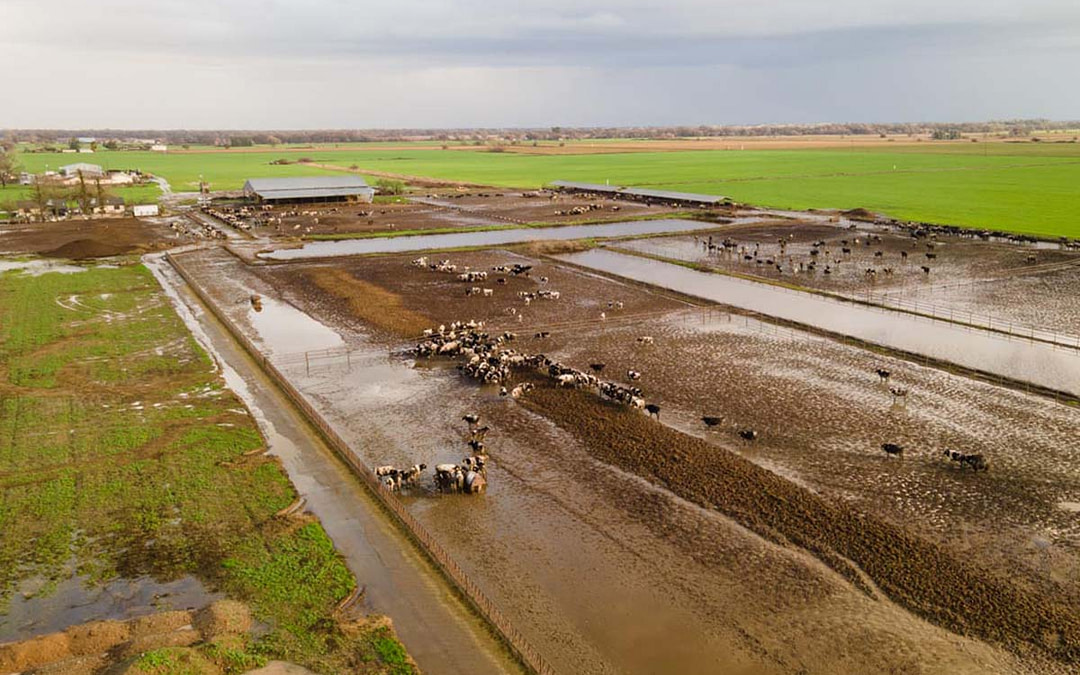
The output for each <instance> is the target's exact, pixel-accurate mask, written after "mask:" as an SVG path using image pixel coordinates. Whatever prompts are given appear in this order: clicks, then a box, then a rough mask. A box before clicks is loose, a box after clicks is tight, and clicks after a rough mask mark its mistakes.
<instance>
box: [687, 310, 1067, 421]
mask: <svg viewBox="0 0 1080 675" xmlns="http://www.w3.org/2000/svg"><path fill="white" fill-rule="evenodd" d="M793 292H798V291H793ZM695 312H696V313H699V315H700V321H701V324H702V325H709V324H714V323H717V322H719V321H721V320H724V319H726V321H725V322H726V323H735V324H736V325H737V324H739V323H741V324H742V325H743V327H745V328H749V329H752V330H754V331H755V332H757V333H759V334H761V335H763V336H766V337H769V336H771V337H775V338H787V339H790V340H797V341H804V340H806V338H807V335H818V336H820V337H826V338H829V339H832V340H835V341H838V342H840V343H842V344H844V345H848V346H851V347H856V348H858V349H863V350H869V351H874V352H879V353H882V354H886V355H893V356H897V357H899V358H902V359H904V360H905V361H909V362H912V363H915V364H916V365H920V366H923V367H926V368H935V369H937V370H944V371H946V372H949V373H952V374H954V375H964V376H968V377H974V378H976V379H979V380H983V381H985V382H989V383H991V384H995V385H998V386H1002V387H1008V388H1009V389H1014V390H1019V391H1023V392H1025V393H1028V394H1034V395H1039V396H1044V397H1047V398H1050V399H1053V400H1054V401H1056V402H1058V403H1062V404H1066V405H1080V398H1078V397H1077V396H1076V395H1074V394H1072V393H1070V392H1067V391H1061V390H1059V389H1053V388H1050V387H1044V386H1042V385H1038V384H1034V383H1032V382H1028V381H1026V380H1020V379H1013V378H1009V377H1004V376H1001V375H998V374H996V373H991V372H988V371H985V370H978V369H974V368H969V367H966V366H958V365H956V364H954V363H951V362H949V361H945V360H942V359H938V358H935V357H932V356H926V355H925V354H919V353H917V352H909V351H906V350H902V349H898V348H895V347H885V346H881V345H878V344H875V343H873V342H868V341H866V340H861V339H859V338H854V337H851V336H850V335H845V334H843V333H834V332H832V331H829V330H825V329H818V328H815V327H813V326H807V325H804V324H800V323H798V322H795V321H789V320H787V319H780V318H777V317H773V316H767V315H763V314H757V313H755V312H747V311H743V310H738V309H734V310H731V309H727V308H726V307H724V306H723V305H708V306H702V307H700V308H698V309H697V310H695ZM916 318H917V319H922V320H925V321H928V322H929V321H934V319H931V318H930V317H929V316H923V315H917V317H916ZM970 330H978V329H976V328H970ZM991 335H992V336H995V337H997V338H998V339H1000V340H1010V339H1015V338H1011V337H1010V336H1008V335H1006V334H1004V333H996V334H995V333H991Z"/></svg>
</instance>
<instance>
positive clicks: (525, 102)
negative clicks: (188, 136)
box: [0, 0, 1080, 127]
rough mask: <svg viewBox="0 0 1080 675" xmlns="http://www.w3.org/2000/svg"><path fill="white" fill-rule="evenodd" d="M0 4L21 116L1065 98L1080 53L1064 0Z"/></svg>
mask: <svg viewBox="0 0 1080 675" xmlns="http://www.w3.org/2000/svg"><path fill="white" fill-rule="evenodd" d="M0 25H3V26H4V27H5V28H4V34H5V40H4V41H3V42H2V43H0V59H3V60H4V61H5V62H6V63H9V64H12V63H13V64H16V67H14V68H12V67H8V68H5V69H3V70H0V87H2V89H3V90H4V91H7V92H10V91H20V92H29V95H21V96H19V97H18V99H17V100H18V104H17V106H16V109H15V110H11V111H8V113H9V114H8V118H9V119H8V121H7V122H4V123H6V124H16V123H17V124H18V125H21V126H43V125H45V124H46V123H45V122H35V120H49V122H48V124H50V125H60V124H63V125H75V126H77V125H86V126H90V125H91V124H90V122H89V121H82V120H88V119H89V118H93V119H94V120H95V122H94V124H131V125H135V126H167V125H168V126H197V125H198V126H231V127H248V126H276V127H286V126H294V127H295V126H414V125H418V126H450V125H454V126H462V125H469V126H471V125H481V124H502V125H509V124H515V123H516V124H520V125H524V124H534V123H536V121H537V120H543V121H544V123H548V122H550V123H552V124H555V123H562V124H573V123H592V124H643V123H656V124H667V123H683V122H686V123H706V122H717V123H720V122H728V121H732V122H734V121H739V122H753V121H809V120H824V119H845V120H852V119H866V120H871V119H890V120H894V119H905V118H908V119H910V118H911V115H913V114H914V115H915V116H916V117H918V118H923V119H927V118H933V117H938V116H940V115H942V114H946V113H948V114H950V115H961V114H962V115H961V116H963V117H966V118H984V117H989V116H993V115H998V114H1001V113H1002V111H1006V112H1007V111H1008V110H1012V111H1014V113H1013V114H1016V115H1020V114H1025V112H1030V113H1037V114H1042V115H1047V116H1057V117H1069V116H1075V109H1076V105H1077V102H1078V101H1077V95H1076V94H1075V93H1072V92H1071V91H1069V90H1068V89H1067V88H1064V87H1060V86H1057V85H1050V83H1052V82H1061V81H1064V80H1065V79H1067V78H1068V77H1069V76H1070V73H1073V72H1076V68H1077V67H1078V66H1080V3H1076V2H1075V0H1026V1H1025V2H1024V3H1018V2H1015V0H829V1H825V0H771V1H770V2H767V3H764V2H757V3H747V2H745V0H739V1H735V0H712V1H701V0H668V1H667V2H642V1H641V0H625V1H622V2H619V1H615V0H549V1H548V2H545V3H535V2H530V3H526V2H521V1H520V0H506V1H503V2H498V3H492V2H490V1H489V0H483V1H481V0H395V2H392V3H385V2H384V3H357V2H355V1H350V0H306V1H305V2H303V3H300V2H293V1H285V0H231V1H227V2H220V1H214V2H211V1H210V0H189V1H185V2H180V1H177V0H158V1H155V2H152V3H151V2H146V1H145V0H138V1H136V0H98V1H97V2H95V3H86V2H74V1H72V0H54V2H51V3H48V4H45V3H41V2H39V1H38V0H0ZM883 77H887V78H888V81H887V82H883V81H882V78H883ZM838 78H842V80H843V82H842V89H843V90H844V91H849V92H857V91H872V92H874V96H875V97H877V98H876V100H874V101H867V100H863V101H862V102H861V105H860V107H858V108H854V107H851V106H850V105H847V106H840V105H838V104H837V102H836V98H835V93H834V92H835V91H836V90H837V88H838ZM946 82H949V83H950V84H948V85H946V84H945V83H946ZM58 83H62V85H60V86H58ZM1040 83H1041V84H1045V85H1048V86H1047V88H1046V89H1040V88H1039V86H1040ZM121 86H122V87H124V88H125V89H126V90H127V91H128V92H130V93H129V94H125V95H124V96H122V97H116V96H105V95H103V94H102V93H101V92H104V91H115V90H116V89H117V88H118V87H121ZM890 86H891V87H892V90H893V91H892V92H890V89H889V88H890ZM971 90H974V91H976V92H979V93H978V95H977V96H974V97H973V96H972V93H971ZM298 92H299V93H302V96H299V97H298V96H296V95H295V94H296V93H298ZM995 93H996V94H997V98H995V96H994V94H995ZM733 94H734V96H733ZM920 106H921V107H920ZM913 109H915V110H914V112H912V110H913ZM920 111H922V112H920ZM901 113H903V114H901ZM72 118H74V119H72ZM102 118H105V119H102ZM61 120H66V121H64V122H61ZM110 120H113V121H112V122H110ZM128 120H130V121H128ZM166 120H167V121H166ZM256 120H258V122H257V123H256ZM399 121H401V123H399ZM405 121H407V123H405Z"/></svg>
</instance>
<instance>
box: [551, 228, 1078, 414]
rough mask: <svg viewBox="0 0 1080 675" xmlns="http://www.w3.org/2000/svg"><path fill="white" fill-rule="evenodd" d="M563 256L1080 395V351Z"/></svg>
mask: <svg viewBox="0 0 1080 675" xmlns="http://www.w3.org/2000/svg"><path fill="white" fill-rule="evenodd" d="M557 257H558V258H559V259H560V260H564V261H566V262H569V263H573V264H576V265H581V266H582V267H587V268H589V269H593V270H597V271H600V272H606V273H609V274H614V275H617V276H620V277H624V278H627V279H633V280H635V281H640V282H644V283H648V284H652V285H654V286H659V287H661V288H667V289H669V290H673V291H676V292H679V293H684V294H686V295H690V296H694V297H697V298H702V299H704V300H709V301H713V302H718V303H722V304H725V305H730V306H733V307H738V308H740V309H746V310H750V311H754V312H758V313H761V314H765V315H768V316H772V317H777V318H780V319H785V320H788V321H795V322H798V323H801V324H804V325H808V326H813V327H815V328H820V329H824V330H828V331H831V332H834V333H840V334H843V335H848V336H851V337H854V338H857V339H860V340H864V341H867V342H871V343H874V344H878V345H881V346H884V347H890V348H894V349H900V350H904V351H907V352H912V353H916V354H921V355H924V356H927V357H931V358H934V359H940V360H944V361H948V362H951V363H955V364H957V365H960V366H963V367H966V368H972V369H975V370H980V371H984V372H988V373H992V374H994V375H999V376H1001V377H1007V378H1011V379H1014V380H1019V381H1021V382H1030V383H1032V384H1034V385H1038V386H1042V387H1048V388H1051V389H1056V390H1059V391H1065V392H1069V393H1070V394H1073V395H1078V396H1080V355H1077V354H1076V353H1075V352H1073V351H1071V350H1062V349H1055V348H1054V347H1053V346H1051V345H1045V344H1041V343H1032V342H1025V341H1023V340H1021V339H1017V338H1011V339H1010V338H1007V337H1005V336H999V335H996V334H993V333H989V332H986V331H981V330H974V329H966V328H963V327H960V326H956V325H953V324H949V323H945V322H938V321H934V320H931V319H925V318H920V317H915V316H911V315H908V314H902V313H899V312H892V311H889V310H880V309H874V308H869V307H863V306H860V305H854V304H850V303H844V302H841V301H837V300H832V299H828V298H824V297H821V296H817V295H813V294H810V293H804V292H800V291H791V290H787V289H783V288H780V287H777V286H770V285H768V284H761V283H756V282H752V281H746V280H742V279H735V278H732V277H727V276H723V275H719V274H709V273H705V272H698V271H695V270H691V269H687V268H685V267H681V266H679V265H673V264H670V263H664V262H659V261H656V260H649V259H646V258H640V257H637V256H633V255H627V254H623V253H615V252H613V251H606V250H603V249H593V250H590V251H584V252H582V253H572V254H567V255H562V256H557Z"/></svg>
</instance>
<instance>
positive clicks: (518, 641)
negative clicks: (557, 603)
mask: <svg viewBox="0 0 1080 675" xmlns="http://www.w3.org/2000/svg"><path fill="white" fill-rule="evenodd" d="M165 259H166V260H167V261H168V262H169V264H170V265H171V266H172V268H173V269H174V270H176V272H177V274H179V275H180V277H181V278H182V279H183V280H184V282H185V283H187V284H188V286H189V287H190V288H191V289H192V291H193V292H194V293H195V295H196V296H197V297H198V298H199V300H200V301H201V302H202V303H203V305H204V306H206V308H207V309H208V310H209V311H210V312H211V314H213V316H214V317H215V318H216V319H217V320H218V321H219V322H220V323H221V324H222V325H223V326H224V327H225V328H226V329H227V331H228V332H229V334H230V335H231V336H232V337H233V339H235V340H236V342H237V343H239V344H240V346H241V347H243V349H244V351H246V352H247V353H248V354H249V355H250V356H251V358H252V359H253V360H254V361H255V362H256V363H257V364H258V365H259V367H260V368H261V369H262V370H263V372H264V373H265V374H266V375H267V377H268V378H269V379H270V381H271V382H273V383H274V385H275V386H277V387H278V388H279V389H280V390H281V391H282V393H284V394H285V396H286V398H288V400H289V401H290V402H291V403H292V404H293V405H294V406H295V407H296V409H297V410H298V411H299V412H300V414H301V416H302V417H303V418H304V419H305V420H306V421H307V422H308V424H310V425H311V427H312V428H314V429H315V430H316V431H317V432H318V433H319V435H320V436H321V437H322V438H323V440H324V441H325V442H326V443H327V445H328V447H330V448H331V449H332V450H333V452H334V453H335V454H336V455H337V456H338V457H339V458H340V459H341V460H342V461H344V462H345V464H346V465H347V466H348V467H349V469H350V470H351V471H352V473H353V474H354V475H355V476H356V477H357V478H358V479H359V480H360V483H361V484H362V485H363V486H364V487H365V488H366V489H367V490H368V491H369V492H370V494H371V495H372V496H373V497H374V498H375V499H376V501H377V503H378V504H379V505H381V506H382V507H383V508H384V509H385V510H386V511H387V512H388V513H389V514H390V515H391V516H392V517H393V520H394V522H396V523H398V524H399V525H400V527H401V528H402V529H403V530H404V531H405V533H406V534H407V535H408V536H409V537H410V538H411V539H412V540H413V541H414V542H415V543H416V545H417V547H418V548H419V549H420V550H421V551H422V552H423V553H424V554H425V555H426V556H427V557H428V558H429V559H430V560H431V561H432V562H433V563H434V564H435V566H436V567H437V568H438V569H439V571H440V572H441V573H442V574H443V576H444V577H445V578H446V579H447V581H448V582H449V583H450V585H451V586H452V587H453V588H454V589H456V590H457V591H458V593H460V595H461V596H462V597H463V598H465V599H466V600H467V601H468V603H469V604H470V605H471V606H472V607H473V608H474V609H475V610H476V612H477V614H478V615H479V616H480V617H481V618H482V619H483V620H484V621H485V622H486V623H487V624H488V625H489V626H490V627H491V629H492V630H493V631H494V632H495V634H496V635H497V636H498V637H500V638H501V639H502V641H503V642H504V643H505V644H506V646H507V647H508V648H509V649H510V651H511V653H512V654H513V655H514V656H515V658H516V659H517V660H518V661H519V662H520V663H521V665H522V666H524V667H525V669H526V670H527V671H528V672H530V673H534V674H535V675H553V673H554V671H553V670H552V669H551V667H550V666H549V665H548V663H547V661H546V660H545V659H544V658H543V657H542V656H541V655H540V653H539V652H538V651H537V650H536V649H535V648H534V647H533V646H532V645H531V644H529V642H528V641H527V640H526V639H525V637H524V636H523V635H522V634H521V632H520V631H518V630H517V629H516V628H515V627H514V626H513V625H511V623H510V621H509V620H508V619H507V618H506V616H505V615H504V614H503V613H502V612H501V611H500V610H499V609H498V607H496V606H495V604H494V603H493V602H492V601H491V600H490V599H489V598H488V597H487V595H486V594H485V593H484V592H483V590H481V589H480V587H479V586H478V585H477V584H476V583H475V582H473V581H472V579H471V578H470V577H469V576H468V575H467V574H466V573H465V571H464V570H463V569H462V568H461V567H460V566H459V565H458V564H457V563H456V562H455V561H454V560H453V558H452V557H451V556H450V555H449V553H447V552H446V550H445V549H444V548H443V547H442V545H441V544H439V542H438V541H437V540H436V539H435V538H434V537H433V536H432V535H431V534H430V533H429V532H428V531H427V529H426V528H425V527H424V526H423V525H421V524H420V523H419V522H418V521H417V520H416V518H414V517H413V516H412V514H410V513H409V512H408V510H407V509H406V508H405V505H404V504H403V503H402V502H401V501H400V500H399V499H398V498H397V497H395V496H394V495H393V494H392V493H391V492H390V491H389V490H387V489H386V488H385V486H383V484H382V483H380V482H379V481H378V480H377V479H376V477H375V474H374V472H373V470H372V469H371V468H370V467H368V466H366V465H365V464H364V463H363V462H362V461H360V459H359V458H358V457H357V456H356V454H355V453H354V452H353V451H352V449H351V448H350V447H349V445H348V443H346V442H345V440H344V439H342V438H341V436H340V435H339V434H338V433H337V432H336V431H335V430H334V429H333V428H332V427H331V426H330V424H328V423H327V422H326V420H325V419H324V418H323V416H322V415H320V414H319V413H318V411H316V410H315V408H314V407H313V406H312V405H311V404H310V403H309V402H308V401H307V399H306V398H305V397H304V396H303V395H302V394H301V393H300V392H299V390H297V389H296V388H295V387H294V386H293V385H292V383H290V382H289V380H288V378H286V377H285V375H284V374H283V373H282V372H281V371H280V370H279V369H278V368H277V367H276V366H275V365H274V364H273V363H272V362H271V361H270V359H269V358H267V356H266V355H265V354H263V353H262V352H261V350H259V349H258V347H257V346H256V345H255V344H254V343H253V342H252V341H251V340H250V339H249V338H248V337H247V336H246V335H244V333H243V332H242V331H241V330H240V329H239V327H238V326H237V325H236V324H235V323H234V322H233V321H232V319H230V318H229V317H228V316H227V315H226V313H225V312H223V311H221V309H220V308H219V307H218V305H217V303H216V302H215V301H214V300H213V298H211V297H210V295H209V294H208V293H206V291H205V290H204V289H203V288H202V286H201V285H200V284H199V283H197V282H196V281H195V279H194V277H193V276H192V275H191V274H189V273H188V271H187V270H186V269H185V268H184V266H183V264H182V263H180V261H178V260H177V259H176V258H175V257H174V256H172V255H170V254H166V255H165Z"/></svg>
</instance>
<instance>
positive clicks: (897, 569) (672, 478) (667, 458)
mask: <svg viewBox="0 0 1080 675" xmlns="http://www.w3.org/2000/svg"><path fill="white" fill-rule="evenodd" d="M533 382H534V383H535V384H536V389H535V390H534V391H533V392H532V394H531V396H530V397H528V398H526V399H525V400H524V401H523V403H524V405H525V406H526V407H528V408H530V409H532V410H534V411H536V412H539V413H541V414H543V415H544V416H545V417H547V418H548V419H550V420H551V421H553V422H554V423H555V424H556V425H558V426H559V427H561V428H563V429H566V430H567V431H569V432H570V433H572V434H574V435H575V436H576V437H577V438H578V439H579V440H580V441H581V443H582V444H583V445H584V447H585V448H587V449H588V451H589V453H590V454H592V455H593V456H594V457H596V458H597V459H599V460H601V461H604V462H608V463H610V464H613V465H615V466H617V467H619V468H621V469H623V470H626V471H630V472H632V473H635V474H637V475H639V476H642V477H644V478H646V479H648V480H650V481H652V482H655V483H657V484H659V485H662V486H664V487H666V488H668V489H669V490H671V491H672V492H674V493H676V494H677V495H679V496H681V497H683V498H685V499H688V500H690V501H693V502H695V503H697V504H700V505H702V506H704V507H706V508H715V509H717V510H719V511H720V512H722V513H724V514H726V515H728V516H729V517H731V518H733V519H735V520H736V521H737V522H739V523H740V524H742V525H744V526H746V527H748V528H750V529H752V530H754V531H755V532H758V533H759V534H761V535H763V536H765V537H766V538H768V539H771V540H773V541H777V542H785V541H786V542H791V543H794V544H796V545H798V546H801V547H803V548H805V549H807V550H808V551H811V552H812V553H814V554H815V555H817V556H818V557H819V558H820V559H822V560H823V561H824V562H826V563H827V564H829V565H830V566H831V567H833V568H834V569H836V570H837V571H838V572H839V573H840V574H843V575H844V576H845V577H847V578H848V579H850V580H851V581H852V582H853V583H855V584H856V585H857V586H859V587H862V588H863V589H864V590H867V591H869V592H872V591H871V590H870V589H867V588H866V587H865V585H864V584H862V583H860V580H859V578H858V577H859V575H858V572H857V571H856V570H854V569H852V568H851V567H850V565H848V564H847V563H846V562H845V560H850V561H852V562H853V563H855V564H856V565H858V566H859V568H861V569H862V570H863V571H864V572H865V573H866V574H867V575H868V576H869V577H870V578H871V579H872V580H873V582H874V583H875V584H876V585H877V586H878V587H879V588H880V589H881V590H882V591H884V592H885V594H886V595H888V596H889V597H890V598H892V599H893V600H895V601H897V602H899V603H901V604H902V605H904V606H905V607H906V608H907V609H909V610H910V611H912V612H914V613H916V614H919V615H920V616H922V617H924V618H926V619H928V620H930V621H933V622H934V623H937V624H938V625H941V626H944V627H946V628H948V629H950V630H953V631H955V632H957V633H960V634H974V635H977V636H979V637H980V638H982V639H984V640H987V641H990V642H992V643H1004V644H1006V645H1008V646H1010V647H1012V648H1014V649H1017V650H1018V651H1023V650H1026V649H1030V648H1032V647H1034V648H1039V649H1043V650H1045V651H1046V652H1047V653H1049V654H1051V655H1053V656H1054V657H1056V658H1058V659H1060V660H1062V661H1064V662H1074V661H1075V660H1076V659H1077V658H1080V611H1078V610H1077V608H1076V607H1075V606H1071V605H1069V604H1068V603H1067V602H1063V601H1060V600H1058V599H1050V598H1046V597H1039V596H1038V595H1037V594H1035V593H1033V592H1031V591H1029V590H1028V589H1025V588H1023V587H1021V586H1019V585H1018V584H1014V583H1011V582H1010V580H1009V579H1006V578H1003V577H1001V576H999V575H996V574H994V573H992V572H990V571H988V570H986V569H984V568H983V567H981V566H980V565H978V564H977V563H974V562H972V561H969V560H964V559H961V558H959V557H957V556H954V555H952V554H950V553H949V552H948V551H946V550H945V549H942V548H941V547H939V546H937V545H935V544H933V543H931V542H929V541H927V540H924V539H922V538H920V537H918V536H916V535H914V534H912V533H911V532H908V531H906V530H904V529H902V528H900V527H896V526H893V525H890V524H889V523H886V522H884V521H881V520H879V519H877V518H875V517H873V516H871V515H868V514H864V513H860V512H858V511H856V510H854V509H852V508H851V507H849V506H848V505H846V504H844V503H842V502H839V501H836V500H832V499H828V498H825V497H822V496H819V495H816V494H814V493H812V492H811V491H809V490H807V489H805V488H802V487H800V486H798V485H796V484H794V483H791V482H790V481H787V480H785V479H783V478H781V477H780V476H778V475H776V474H774V473H772V472H770V471H768V470H766V469H764V468H762V467H760V466H758V465H756V464H754V463H752V462H750V461H749V460H746V459H743V458H742V457H739V456H738V455H736V454H734V453H732V452H730V451H727V450H725V449H723V448H720V447H718V446H715V445H712V444H710V443H707V442H705V441H703V440H701V439H698V438H694V437H692V436H688V435H686V434H683V433H680V432H678V431H676V430H674V429H671V428H669V427H666V426H664V425H661V424H658V423H656V422H655V421H652V420H650V419H648V418H647V417H646V416H645V415H643V414H641V413H640V412H638V411H632V410H629V409H628V408H625V407H623V406H615V405H613V404H606V403H602V402H600V401H599V400H598V399H597V398H596V397H595V396H593V395H591V394H587V393H585V392H582V391H567V390H564V389H556V388H555V387H554V386H553V385H552V384H551V382H550V380H547V379H546V378H540V377H539V376H537V377H535V378H534V379H533Z"/></svg>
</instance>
